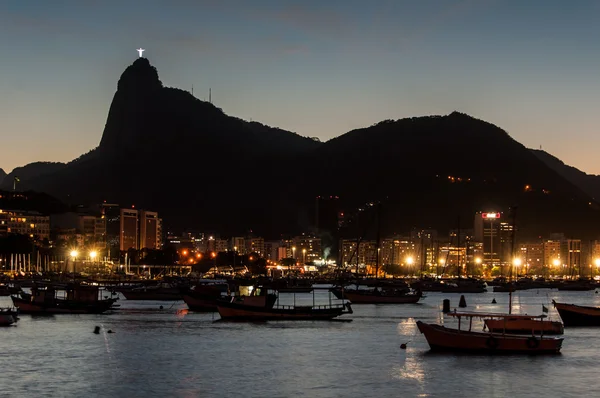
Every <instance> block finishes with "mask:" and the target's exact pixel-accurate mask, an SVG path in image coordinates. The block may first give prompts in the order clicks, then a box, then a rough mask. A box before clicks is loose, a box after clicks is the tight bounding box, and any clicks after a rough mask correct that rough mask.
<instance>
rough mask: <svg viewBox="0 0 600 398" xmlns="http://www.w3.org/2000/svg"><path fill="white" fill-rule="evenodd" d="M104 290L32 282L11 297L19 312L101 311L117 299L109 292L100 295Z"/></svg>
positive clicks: (85, 312)
mask: <svg viewBox="0 0 600 398" xmlns="http://www.w3.org/2000/svg"><path fill="white" fill-rule="evenodd" d="M60 292H62V293H63V294H62V295H61V294H60ZM105 292H106V291H105V290H104V289H101V288H100V287H98V286H95V285H83V284H67V285H65V286H61V285H53V284H49V285H34V286H33V287H32V288H31V293H26V292H23V291H21V292H19V293H18V294H15V295H12V296H11V299H12V301H13V304H14V306H15V307H17V308H18V310H19V313H22V314H101V313H104V312H106V311H108V310H110V309H112V308H113V305H114V304H115V302H116V301H117V300H118V297H113V295H112V294H111V295H110V296H104V297H103V294H104V293H105Z"/></svg>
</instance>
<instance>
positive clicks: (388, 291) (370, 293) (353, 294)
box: [331, 287, 423, 304]
mask: <svg viewBox="0 0 600 398" xmlns="http://www.w3.org/2000/svg"><path fill="white" fill-rule="evenodd" d="M409 291H410V290H409ZM331 292H332V293H333V294H334V295H335V296H336V297H337V298H338V299H345V300H349V301H350V302H351V303H352V304H414V303H418V302H419V300H421V298H422V297H423V293H421V291H420V290H417V291H416V292H407V291H406V290H405V289H394V288H385V287H384V288H381V290H380V289H379V288H377V287H376V288H374V289H332V290H331Z"/></svg>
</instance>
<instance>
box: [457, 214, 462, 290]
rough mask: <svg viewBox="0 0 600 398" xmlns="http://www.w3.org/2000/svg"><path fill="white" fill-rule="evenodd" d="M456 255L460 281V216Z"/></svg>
mask: <svg viewBox="0 0 600 398" xmlns="http://www.w3.org/2000/svg"><path fill="white" fill-rule="evenodd" d="M456 255H457V260H456V261H457V266H456V273H457V274H458V279H460V268H461V266H460V216H458V232H457V233H456Z"/></svg>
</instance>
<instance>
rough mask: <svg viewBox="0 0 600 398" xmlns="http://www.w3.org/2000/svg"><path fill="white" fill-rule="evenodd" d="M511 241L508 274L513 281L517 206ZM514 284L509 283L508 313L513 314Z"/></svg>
mask: <svg viewBox="0 0 600 398" xmlns="http://www.w3.org/2000/svg"><path fill="white" fill-rule="evenodd" d="M511 232H512V233H511V242H510V255H511V258H510V259H509V261H510V273H509V276H508V281H509V282H512V273H513V265H514V264H513V260H514V258H515V240H516V234H517V206H514V207H513V209H512V231H511ZM512 291H513V289H512V286H511V285H510V284H509V286H508V314H509V315H510V314H512Z"/></svg>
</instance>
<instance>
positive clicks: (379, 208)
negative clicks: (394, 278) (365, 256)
mask: <svg viewBox="0 0 600 398" xmlns="http://www.w3.org/2000/svg"><path fill="white" fill-rule="evenodd" d="M380 248H381V202H380V203H377V247H376V248H375V250H376V251H377V252H376V253H375V255H376V259H375V279H377V278H378V277H379V253H380V251H381V249H380Z"/></svg>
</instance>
